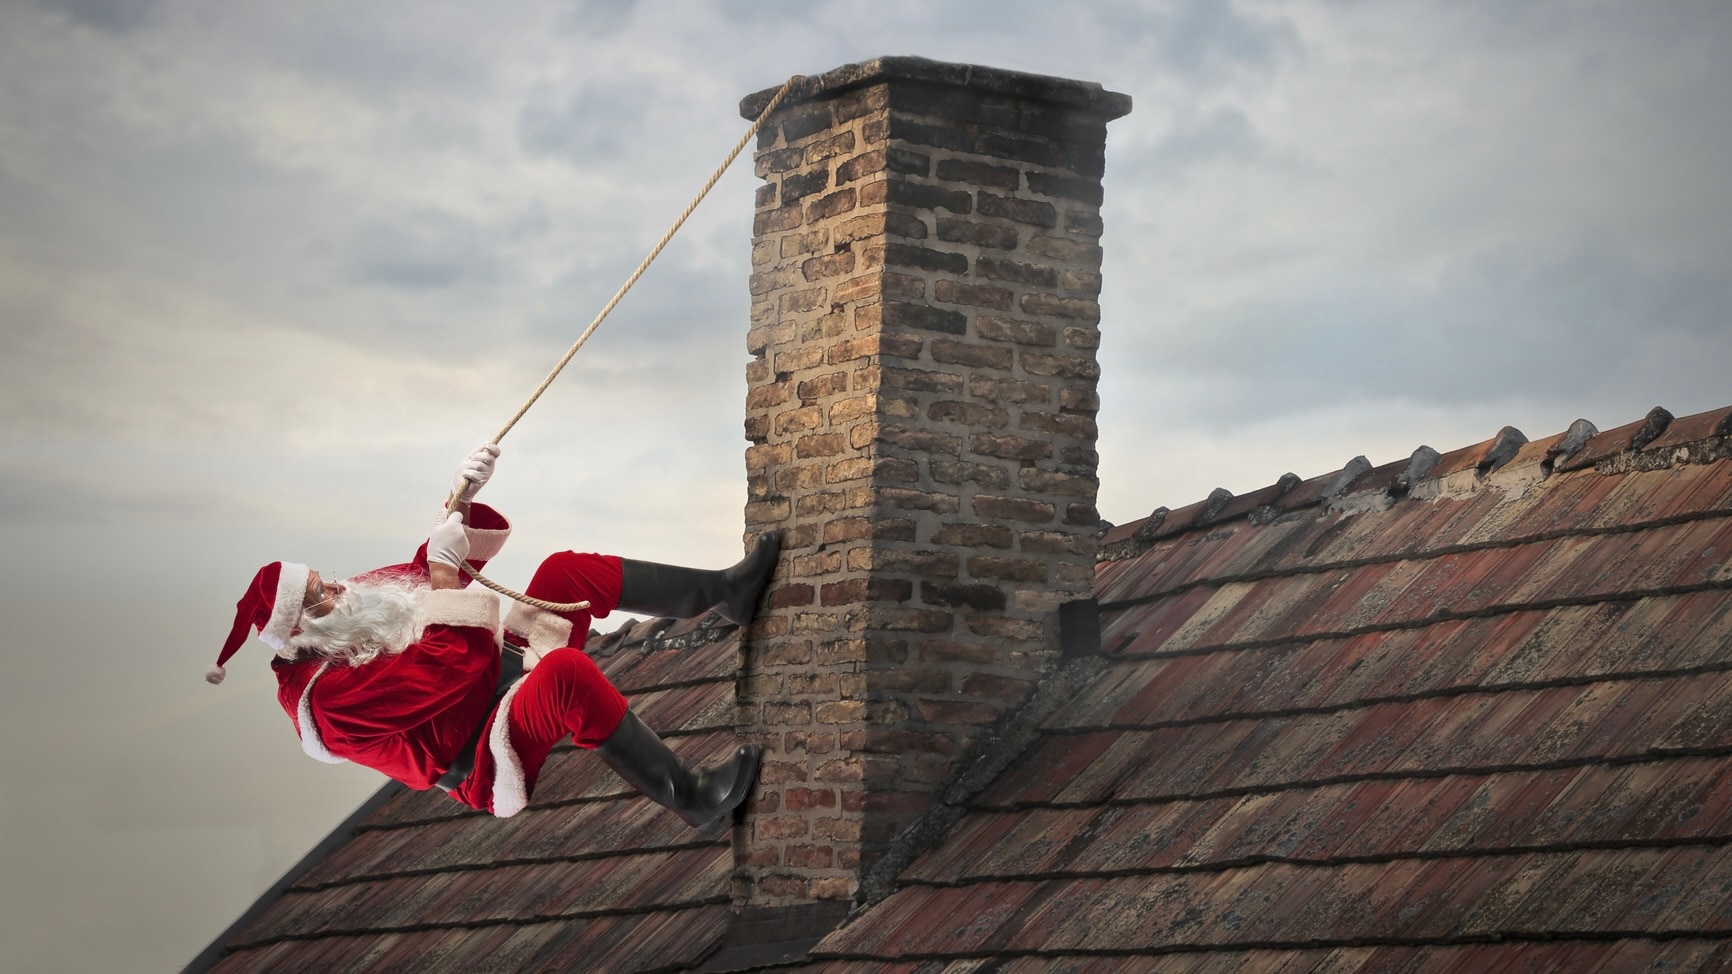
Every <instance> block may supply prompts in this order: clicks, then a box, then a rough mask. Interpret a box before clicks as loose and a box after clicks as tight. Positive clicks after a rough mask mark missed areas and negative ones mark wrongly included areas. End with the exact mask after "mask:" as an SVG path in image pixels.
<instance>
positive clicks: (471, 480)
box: [451, 443, 499, 504]
mask: <svg viewBox="0 0 1732 974" xmlns="http://www.w3.org/2000/svg"><path fill="white" fill-rule="evenodd" d="M498 458H499V447H497V446H495V445H493V444H492V443H489V444H487V445H486V446H482V447H479V448H477V449H476V451H475V452H474V453H471V454H469V456H468V457H466V458H465V459H464V461H463V462H462V463H460V464H458V466H457V473H456V474H454V475H453V476H452V478H451V492H452V493H454V494H458V497H457V499H458V500H460V501H462V502H463V503H465V504H467V503H469V502H470V501H472V500H474V499H475V495H476V494H478V493H480V492H481V485H482V484H485V483H487V480H488V478H490V477H492V476H493V461H494V460H496V459H498Z"/></svg>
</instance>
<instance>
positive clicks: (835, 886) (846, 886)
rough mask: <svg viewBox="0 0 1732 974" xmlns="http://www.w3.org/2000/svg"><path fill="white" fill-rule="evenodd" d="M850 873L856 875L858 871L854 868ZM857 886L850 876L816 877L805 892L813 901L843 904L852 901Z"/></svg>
mask: <svg viewBox="0 0 1732 974" xmlns="http://www.w3.org/2000/svg"><path fill="white" fill-rule="evenodd" d="M850 871H851V872H856V873H857V872H858V871H859V869H858V867H854V868H853V869H851V870H850ZM857 885H858V881H857V880H856V878H855V877H854V876H852V875H850V876H817V877H814V878H813V879H812V881H811V882H810V883H809V884H807V891H808V892H809V893H810V894H811V897H812V899H814V900H828V901H832V902H838V903H845V902H849V901H851V900H853V899H854V891H855V889H856V888H857Z"/></svg>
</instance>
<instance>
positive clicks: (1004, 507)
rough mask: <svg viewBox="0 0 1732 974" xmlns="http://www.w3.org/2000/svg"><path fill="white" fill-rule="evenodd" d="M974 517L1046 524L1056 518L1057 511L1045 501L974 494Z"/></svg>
mask: <svg viewBox="0 0 1732 974" xmlns="http://www.w3.org/2000/svg"><path fill="white" fill-rule="evenodd" d="M971 504H972V506H973V508H974V513H975V516H977V517H987V518H997V519H998V520H1001V521H1021V522H1024V523H1027V524H1047V523H1050V522H1051V521H1052V520H1053V519H1054V518H1055V517H1057V516H1058V509H1057V508H1056V507H1054V506H1053V505H1051V504H1048V503H1047V502H1045V501H1036V500H1029V499H1027V498H1023V497H998V496H994V495H989V494H976V495H975V496H974V498H973V500H972V502H971Z"/></svg>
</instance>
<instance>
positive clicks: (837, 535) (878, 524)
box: [824, 517, 915, 544]
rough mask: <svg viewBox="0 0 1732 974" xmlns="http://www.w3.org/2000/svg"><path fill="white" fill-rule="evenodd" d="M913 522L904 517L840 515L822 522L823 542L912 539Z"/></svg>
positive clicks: (913, 533)
mask: <svg viewBox="0 0 1732 974" xmlns="http://www.w3.org/2000/svg"><path fill="white" fill-rule="evenodd" d="M914 536H915V532H914V522H913V521H910V520H907V519H905V518H877V517H871V518H868V517H842V518H835V519H833V520H830V521H826V522H825V523H824V543H825V544H836V543H837V542H841V541H864V540H868V539H870V540H874V541H913V540H914Z"/></svg>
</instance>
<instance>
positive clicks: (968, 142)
mask: <svg viewBox="0 0 1732 974" xmlns="http://www.w3.org/2000/svg"><path fill="white" fill-rule="evenodd" d="M885 135H886V136H887V137H888V138H892V139H898V140H900V141H903V142H910V143H913V144H914V145H925V146H931V147H932V148H935V149H959V150H962V151H971V150H973V148H974V140H973V138H972V137H971V136H969V135H968V134H967V133H966V132H963V131H962V130H961V129H958V128H956V127H955V126H953V125H929V124H927V123H925V122H918V121H915V120H914V119H912V118H909V117H908V116H906V115H902V114H895V113H893V114H891V116H890V118H889V126H888V129H887V131H886V132H885Z"/></svg>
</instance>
